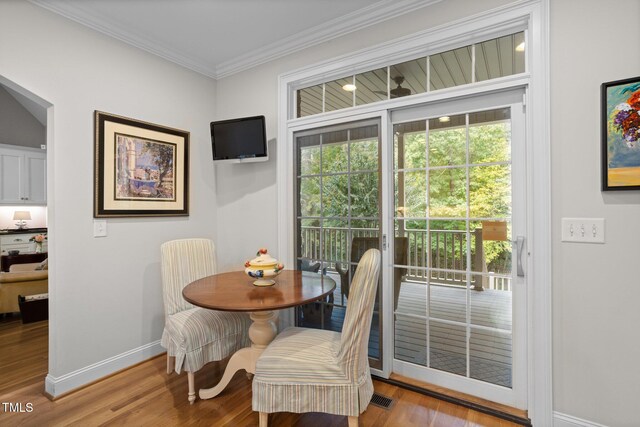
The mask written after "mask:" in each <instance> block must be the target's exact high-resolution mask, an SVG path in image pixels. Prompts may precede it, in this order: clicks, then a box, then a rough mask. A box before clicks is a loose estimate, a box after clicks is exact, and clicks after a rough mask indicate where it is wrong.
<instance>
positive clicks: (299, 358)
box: [253, 328, 373, 416]
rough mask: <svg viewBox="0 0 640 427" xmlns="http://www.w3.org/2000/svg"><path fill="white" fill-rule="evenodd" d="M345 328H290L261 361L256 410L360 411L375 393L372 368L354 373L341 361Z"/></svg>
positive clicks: (256, 379) (255, 387)
mask: <svg viewBox="0 0 640 427" xmlns="http://www.w3.org/2000/svg"><path fill="white" fill-rule="evenodd" d="M340 339H341V335H340V333H337V332H333V331H325V330H320V329H306V328H288V329H286V330H285V331H284V332H282V333H281V334H280V335H278V336H277V337H276V338H275V340H274V341H273V342H272V343H271V344H269V346H268V347H267V349H266V350H265V351H264V353H262V355H261V356H260V358H259V359H258V361H257V363H256V373H255V376H254V378H253V410H254V411H258V412H266V413H273V412H294V413H304V412H324V413H329V414H335V415H345V416H357V415H359V414H360V413H361V412H364V410H365V409H366V408H367V405H368V404H369V401H370V400H371V396H372V395H373V384H372V382H371V375H370V373H369V370H368V369H367V370H366V372H363V373H362V374H361V375H359V377H358V378H356V379H352V378H349V375H348V373H347V372H346V369H345V368H346V367H345V366H344V365H343V364H341V363H340V360H339V358H338V353H339V350H340Z"/></svg>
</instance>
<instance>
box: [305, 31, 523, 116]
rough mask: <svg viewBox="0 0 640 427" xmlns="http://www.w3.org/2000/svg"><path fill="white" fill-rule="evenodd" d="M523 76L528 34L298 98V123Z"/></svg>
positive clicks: (317, 88)
mask: <svg viewBox="0 0 640 427" xmlns="http://www.w3.org/2000/svg"><path fill="white" fill-rule="evenodd" d="M524 71H525V44H524V32H523V31H521V32H518V33H514V34H509V35H507V36H503V37H498V38H494V39H491V40H486V41H483V42H479V43H475V44H471V45H468V46H464V47H460V48H457V49H452V50H448V51H446V52H439V53H435V54H432V55H428V56H425V57H422V58H417V59H413V60H411V61H406V62H402V63H399V64H393V65H388V66H386V67H382V68H378V69H374V70H369V71H365V72H362V73H360V74H354V75H350V76H345V77H341V78H339V79H336V80H332V81H327V82H324V83H320V84H316V85H313V86H309V87H305V88H302V89H298V90H297V92H296V117H305V116H311V115H314V114H320V113H324V112H328V111H336V110H341V109H343V108H349V107H356V106H359V105H365V104H370V103H373V102H379V101H384V100H387V99H394V98H400V97H404V96H410V95H416V94H419V93H424V92H431V91H436V90H440V89H444V88H448V87H454V86H460V85H466V84H470V83H475V82H480V81H485V80H491V79H495V78H498V77H504V76H509V75H513V74H519V73H523V72H524Z"/></svg>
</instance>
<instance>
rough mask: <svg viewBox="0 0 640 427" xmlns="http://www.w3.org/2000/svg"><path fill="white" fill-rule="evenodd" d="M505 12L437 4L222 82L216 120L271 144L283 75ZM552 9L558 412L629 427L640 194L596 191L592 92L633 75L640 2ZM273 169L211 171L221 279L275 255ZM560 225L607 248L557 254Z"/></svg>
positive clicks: (559, 1) (558, 0) (572, 3)
mask: <svg viewBox="0 0 640 427" xmlns="http://www.w3.org/2000/svg"><path fill="white" fill-rule="evenodd" d="M504 3H509V2H508V1H502V2H499V1H495V2H489V1H483V2H476V1H471V0H468V1H464V0H453V1H447V2H443V3H439V4H437V5H435V6H433V7H430V8H427V9H425V10H423V11H422V12H418V13H415V14H412V16H404V17H400V18H397V19H394V20H392V21H389V22H386V23H382V24H379V25H377V26H375V27H372V28H368V29H365V30H362V31H359V32H358V33H355V34H351V35H347V36H344V37H341V38H339V39H336V40H333V41H331V42H328V43H325V44H322V45H320V46H316V47H313V48H310V49H307V50H305V51H303V52H299V53H296V54H293V55H290V56H288V57H285V58H282V59H279V60H277V61H273V62H271V63H268V64H265V65H263V66H260V67H257V68H254V69H251V70H248V71H245V72H243V73H239V74H236V75H233V76H230V77H227V78H224V79H221V80H219V81H218V87H217V89H218V98H217V100H218V104H217V109H218V116H217V117H218V118H220V119H221V118H228V117H236V116H243V115H252V114H265V115H266V116H267V121H268V127H267V133H268V136H269V138H271V139H272V138H275V136H276V132H277V129H276V126H277V124H276V123H277V115H276V114H277V111H276V108H277V77H278V75H279V74H281V73H284V72H288V71H291V70H294V69H296V68H300V67H303V66H307V65H311V64H314V63H317V62H320V61H323V60H326V59H329V58H333V57H336V56H340V55H342V54H345V53H348V52H349V51H353V50H358V49H361V48H365V47H368V46H372V45H375V44H377V43H380V42H382V41H384V40H389V39H393V38H396V37H399V36H402V35H405V34H411V33H414V32H417V31H420V30H423V29H426V28H429V27H431V26H435V25H438V24H442V23H446V22H450V21H452V20H455V19H458V18H461V17H464V16H469V15H472V14H475V13H477V12H479V11H481V10H486V9H490V8H493V7H496V6H498V5H500V4H504ZM550 3H551V31H552V33H551V64H552V65H551V82H552V90H551V102H552V105H551V106H552V122H551V125H552V141H551V145H552V172H553V176H552V188H553V193H552V200H553V212H552V216H553V224H554V230H553V236H552V239H553V251H554V252H553V279H554V282H553V287H554V294H553V297H554V311H553V313H554V323H553V330H554V337H553V338H554V342H553V345H554V352H553V363H554V365H553V366H554V385H553V393H554V410H555V411H557V412H559V413H561V414H566V415H569V416H570V417H568V418H566V419H574V420H580V419H582V420H590V421H593V422H599V423H602V424H606V425H612V426H630V425H633V424H634V423H636V421H635V420H636V418H637V417H636V415H635V414H634V413H633V412H634V409H635V400H636V399H637V397H638V396H640V363H638V360H637V359H638V356H640V343H639V341H638V340H637V339H635V336H636V335H637V334H635V333H634V330H635V329H634V328H635V326H636V325H637V324H639V323H640V311H638V310H637V308H636V306H637V301H638V300H640V286H638V283H640V279H638V277H639V274H638V269H637V265H638V260H639V259H640V244H639V243H638V239H639V238H640V221H637V218H639V217H640V196H639V194H640V193H639V192H632V193H627V194H613V193H610V194H604V193H602V192H600V163H599V162H600V136H599V135H600V133H599V123H600V116H599V85H600V83H602V82H604V81H610V80H615V79H620V78H625V77H632V76H635V75H638V74H640V73H639V72H638V70H639V69H640V55H638V49H637V47H635V45H634V44H633V42H632V40H638V39H639V38H638V35H639V34H638V32H639V31H640V30H639V28H640V27H638V25H637V22H636V21H637V18H638V16H640V10H639V8H640V2H638V0H624V1H620V2H616V5H615V7H612V5H611V4H609V2H601V1H597V0H589V1H588V4H585V3H587V2H584V1H579V0H553V1H550ZM576 11H580V13H579V15H576ZM577 16H579V19H577ZM276 145H277V143H276ZM276 161H277V159H276ZM275 170H276V162H275V161H274V159H272V160H271V161H270V162H269V163H268V164H262V165H259V166H255V165H234V166H224V167H220V166H217V167H216V178H217V179H216V182H217V196H218V198H217V206H218V226H217V227H218V233H217V234H218V236H219V237H220V238H222V239H223V240H224V242H225V243H224V244H225V253H224V254H223V255H222V256H221V257H220V261H221V263H220V264H221V266H222V268H224V269H233V268H236V267H237V265H239V263H241V262H242V261H243V260H244V259H245V258H247V257H248V256H249V255H251V253H253V251H255V249H256V248H257V247H259V246H268V247H269V248H271V247H273V248H276V242H277V235H276V228H275V227H276V207H277V200H276V197H277V195H276V176H275V175H276V172H275ZM222 183H223V184H224V185H222ZM563 216H568V217H604V218H606V221H607V243H606V244H605V245H576V244H567V243H560V230H559V224H560V218H561V217H563ZM265 224H266V227H265ZM239 229H241V230H240V231H239ZM573 417H575V418H573ZM636 424H637V423H636Z"/></svg>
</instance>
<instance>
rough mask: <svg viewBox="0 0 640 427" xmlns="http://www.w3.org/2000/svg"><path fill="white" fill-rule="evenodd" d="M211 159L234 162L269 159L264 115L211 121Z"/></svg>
mask: <svg viewBox="0 0 640 427" xmlns="http://www.w3.org/2000/svg"><path fill="white" fill-rule="evenodd" d="M211 147H212V149H213V160H216V161H228V162H236V163H241V162H242V163H244V162H260V161H265V160H268V159H269V156H268V152H267V132H266V129H265V123H264V116H254V117H241V118H238V119H230V120H220V121H216V122H211Z"/></svg>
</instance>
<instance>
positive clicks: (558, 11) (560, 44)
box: [550, 0, 640, 426]
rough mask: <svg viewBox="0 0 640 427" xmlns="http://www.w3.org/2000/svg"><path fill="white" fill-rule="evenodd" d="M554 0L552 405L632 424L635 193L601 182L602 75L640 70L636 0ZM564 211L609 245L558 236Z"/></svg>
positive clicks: (638, 319) (638, 234) (638, 247)
mask: <svg viewBox="0 0 640 427" xmlns="http://www.w3.org/2000/svg"><path fill="white" fill-rule="evenodd" d="M550 3H551V124H552V127H551V130H552V133H551V147H552V189H553V190H552V206H553V209H552V218H553V225H554V231H553V288H554V292H553V315H554V323H553V325H554V327H553V331H554V336H553V338H554V339H553V345H554V352H553V362H554V364H553V367H554V406H555V408H554V409H555V410H556V411H559V412H561V413H565V414H570V415H573V416H576V417H578V418H581V419H587V420H591V421H595V422H599V423H602V424H606V425H611V426H632V425H638V413H637V412H638V411H637V405H638V398H640V340H638V332H637V331H636V328H637V327H638V325H639V324H640V310H638V301H639V300H640V274H639V273H640V271H639V269H638V264H639V262H640V221H638V218H640V192H638V191H631V192H601V191H600V84H601V83H603V82H607V81H612V80H618V79H623V78H628V77H636V76H638V75H640V54H639V53H640V50H639V49H638V46H637V43H636V42H634V40H636V41H637V40H639V39H640V26H639V25H638V18H639V17H640V1H638V0H619V1H616V2H603V1H598V0H589V1H584V0H561V1H556V0H553V1H551V2H550ZM576 11H580V12H579V13H578V14H577V13H576ZM561 217H587V218H593V217H595V218H605V219H606V244H604V245H584V244H582V245H580V244H572V243H561V242H560V219H561Z"/></svg>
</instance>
